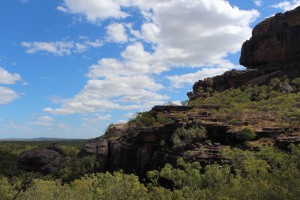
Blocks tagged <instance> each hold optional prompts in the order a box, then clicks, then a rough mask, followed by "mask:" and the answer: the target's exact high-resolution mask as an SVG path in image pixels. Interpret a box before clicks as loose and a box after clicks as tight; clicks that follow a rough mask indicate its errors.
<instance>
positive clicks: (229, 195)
mask: <svg viewBox="0 0 300 200" xmlns="http://www.w3.org/2000/svg"><path fill="white" fill-rule="evenodd" d="M1 146H2V145H1ZM224 154H225V155H226V157H228V158H230V160H231V165H230V166H229V165H219V164H211V165H207V166H206V167H204V168H203V167H201V166H200V164H199V163H197V162H194V163H187V162H185V161H184V160H183V159H179V160H178V161H177V166H171V165H170V164H166V165H165V167H164V168H162V169H161V170H159V171H157V170H154V171H149V172H148V173H147V177H148V178H147V179H146V180H143V181H141V180H139V178H138V177H137V176H135V175H133V174H124V173H123V172H114V173H113V174H111V173H108V172H107V173H89V174H86V175H84V176H82V177H81V178H78V179H76V180H73V181H71V182H69V183H63V182H62V179H61V178H58V177H55V178H54V177H50V176H48V177H44V176H37V175H35V177H33V176H34V175H33V174H28V173H27V174H23V175H20V176H5V175H3V174H2V176H1V178H0V199H4V200H5V199H38V200H40V199H43V200H48V199H49V200H50V199H53V200H54V199H66V200H67V199H72V200H73V199H249V200H250V199H298V197H299V196H300V190H299V185H300V172H299V170H300V159H299V158H300V145H298V146H295V145H293V146H291V147H290V152H282V151H279V150H276V149H274V148H270V147H268V148H262V149H261V150H260V151H258V152H253V151H242V150H239V149H232V150H231V149H229V148H228V149H226V151H224ZM62 178H63V177H62Z"/></svg>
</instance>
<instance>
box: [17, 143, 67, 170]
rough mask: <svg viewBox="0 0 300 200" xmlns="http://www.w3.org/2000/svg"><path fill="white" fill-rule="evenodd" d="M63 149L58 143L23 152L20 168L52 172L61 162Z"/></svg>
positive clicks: (19, 163)
mask: <svg viewBox="0 0 300 200" xmlns="http://www.w3.org/2000/svg"><path fill="white" fill-rule="evenodd" d="M62 153H63V152H62V150H61V148H60V147H58V146H57V145H50V146H49V148H45V149H33V150H29V151H24V152H22V153H21V155H20V158H19V162H18V168H20V169H23V170H25V171H33V172H41V173H44V174H46V173H50V172H53V171H54V170H56V168H57V167H58V166H59V164H60V160H61V154H62Z"/></svg>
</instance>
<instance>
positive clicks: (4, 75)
mask: <svg viewBox="0 0 300 200" xmlns="http://www.w3.org/2000/svg"><path fill="white" fill-rule="evenodd" d="M19 80H21V76H20V75H19V74H11V73H9V72H8V71H6V70H5V69H4V68H2V67H0V84H14V83H15V82H17V81H19Z"/></svg>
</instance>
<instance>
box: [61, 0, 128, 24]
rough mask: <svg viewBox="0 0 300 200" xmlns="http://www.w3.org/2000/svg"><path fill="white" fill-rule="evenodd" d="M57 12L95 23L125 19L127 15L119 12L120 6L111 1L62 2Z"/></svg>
mask: <svg viewBox="0 0 300 200" xmlns="http://www.w3.org/2000/svg"><path fill="white" fill-rule="evenodd" d="M57 9H58V10H60V11H63V12H67V13H72V14H79V15H84V16H85V17H86V19H87V20H88V21H89V22H92V23H97V22H100V21H102V20H105V19H107V18H125V17H127V16H128V14H126V13H124V12H122V11H121V5H120V4H119V3H118V1H113V0H64V5H61V6H58V7H57Z"/></svg>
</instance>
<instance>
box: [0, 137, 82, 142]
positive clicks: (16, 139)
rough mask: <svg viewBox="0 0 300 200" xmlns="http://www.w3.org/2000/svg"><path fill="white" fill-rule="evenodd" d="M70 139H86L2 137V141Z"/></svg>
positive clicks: (66, 139)
mask: <svg viewBox="0 0 300 200" xmlns="http://www.w3.org/2000/svg"><path fill="white" fill-rule="evenodd" d="M68 140H86V139H79V138H73V139H72V138H47V137H38V138H2V139H0V141H5V142H7V141H68Z"/></svg>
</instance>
